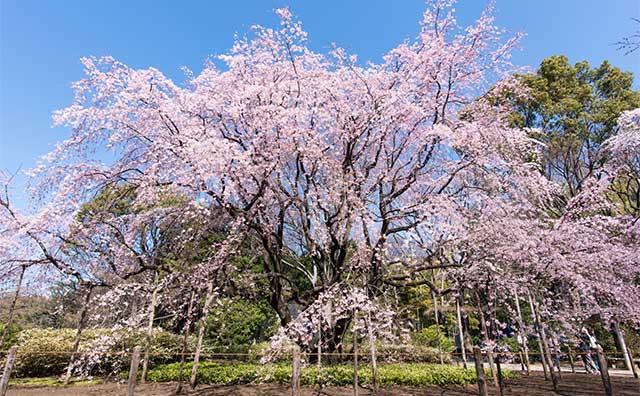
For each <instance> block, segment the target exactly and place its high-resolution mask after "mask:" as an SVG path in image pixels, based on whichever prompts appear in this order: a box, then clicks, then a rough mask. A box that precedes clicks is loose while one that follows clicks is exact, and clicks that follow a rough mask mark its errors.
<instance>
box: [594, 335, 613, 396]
mask: <svg viewBox="0 0 640 396" xmlns="http://www.w3.org/2000/svg"><path fill="white" fill-rule="evenodd" d="M596 355H598V365H599V366H600V376H601V377H602V385H604V394H605V395H606V396H613V389H612V388H611V378H609V368H608V367H607V357H606V356H605V355H604V352H603V351H602V347H600V346H598V347H597V348H596Z"/></svg>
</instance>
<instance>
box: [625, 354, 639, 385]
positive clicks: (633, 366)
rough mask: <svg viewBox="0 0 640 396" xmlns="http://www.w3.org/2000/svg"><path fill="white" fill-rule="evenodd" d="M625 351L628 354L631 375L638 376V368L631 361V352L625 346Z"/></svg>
mask: <svg viewBox="0 0 640 396" xmlns="http://www.w3.org/2000/svg"><path fill="white" fill-rule="evenodd" d="M627 353H628V354H629V360H630V361H631V371H632V372H633V376H634V377H636V378H638V370H637V369H636V365H635V363H634V362H633V355H632V354H631V350H630V349H629V348H627Z"/></svg>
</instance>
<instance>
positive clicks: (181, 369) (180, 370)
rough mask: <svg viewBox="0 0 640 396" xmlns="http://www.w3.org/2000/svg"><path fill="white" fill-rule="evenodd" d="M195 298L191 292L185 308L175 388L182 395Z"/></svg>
mask: <svg viewBox="0 0 640 396" xmlns="http://www.w3.org/2000/svg"><path fill="white" fill-rule="evenodd" d="M195 298H196V292H195V291H191V297H190V298H189V307H188V308H187V323H186V324H185V328H184V334H183V335H182V350H181V353H180V367H179V368H178V385H177V386H176V394H178V395H179V394H180V393H182V373H183V372H184V360H185V357H186V354H187V345H188V342H189V328H190V327H191V315H192V313H193V302H194V301H195Z"/></svg>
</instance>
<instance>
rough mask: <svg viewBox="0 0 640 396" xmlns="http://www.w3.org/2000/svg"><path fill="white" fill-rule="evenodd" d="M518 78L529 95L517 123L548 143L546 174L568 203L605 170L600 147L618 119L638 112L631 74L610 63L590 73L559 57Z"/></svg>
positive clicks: (520, 101)
mask: <svg viewBox="0 0 640 396" xmlns="http://www.w3.org/2000/svg"><path fill="white" fill-rule="evenodd" d="M517 77H518V79H519V80H520V81H521V82H522V83H524V85H525V86H526V87H528V88H529V90H530V92H529V95H528V97H526V98H521V97H519V98H518V99H516V100H515V101H516V107H517V113H516V114H514V123H515V124H516V125H517V126H520V127H526V128H535V129H536V130H535V131H534V132H532V137H534V138H536V139H538V140H540V141H541V142H543V143H544V144H545V149H544V155H543V157H542V158H541V159H540V160H541V163H542V165H543V168H544V172H545V174H546V175H547V176H548V177H549V178H551V179H553V180H556V181H559V182H561V183H562V184H563V185H564V186H565V189H566V191H565V192H566V197H567V198H570V197H572V196H574V195H575V194H577V193H578V192H579V191H580V190H581V188H582V185H583V183H584V181H585V180H586V179H587V178H588V177H589V176H590V175H592V174H593V173H594V172H595V171H596V170H597V169H598V168H599V167H600V166H601V165H602V158H600V157H598V155H597V151H598V148H599V147H600V145H601V144H602V142H604V141H605V140H606V139H607V138H609V137H611V136H612V135H614V134H616V133H617V126H616V121H617V119H618V117H619V116H620V114H621V113H622V112H623V111H625V110H630V109H634V108H637V107H640V92H638V91H635V90H633V89H632V85H633V75H632V73H631V72H624V71H622V70H620V69H619V68H617V67H614V66H612V65H611V64H610V63H609V62H607V61H604V62H602V64H601V65H600V66H598V67H597V68H591V66H590V65H589V63H588V62H586V61H582V62H578V63H576V64H575V65H571V64H570V63H569V60H568V59H567V57H566V56H564V55H558V56H551V57H548V58H546V59H544V60H543V61H542V63H541V64H540V67H539V68H538V70H537V71H536V72H535V73H531V74H523V75H518V76H517Z"/></svg>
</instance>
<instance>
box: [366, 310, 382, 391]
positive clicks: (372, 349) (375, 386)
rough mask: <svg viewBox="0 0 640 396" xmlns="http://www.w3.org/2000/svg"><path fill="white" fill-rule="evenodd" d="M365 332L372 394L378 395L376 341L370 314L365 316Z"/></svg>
mask: <svg viewBox="0 0 640 396" xmlns="http://www.w3.org/2000/svg"><path fill="white" fill-rule="evenodd" d="M367 332H368V335H369V350H370V352H371V376H372V380H373V381H372V382H373V394H374V395H375V394H377V393H378V383H379V381H378V362H377V360H376V359H377V358H376V354H377V351H376V340H375V337H374V334H373V327H372V324H371V314H370V313H369V314H368V316H367Z"/></svg>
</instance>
